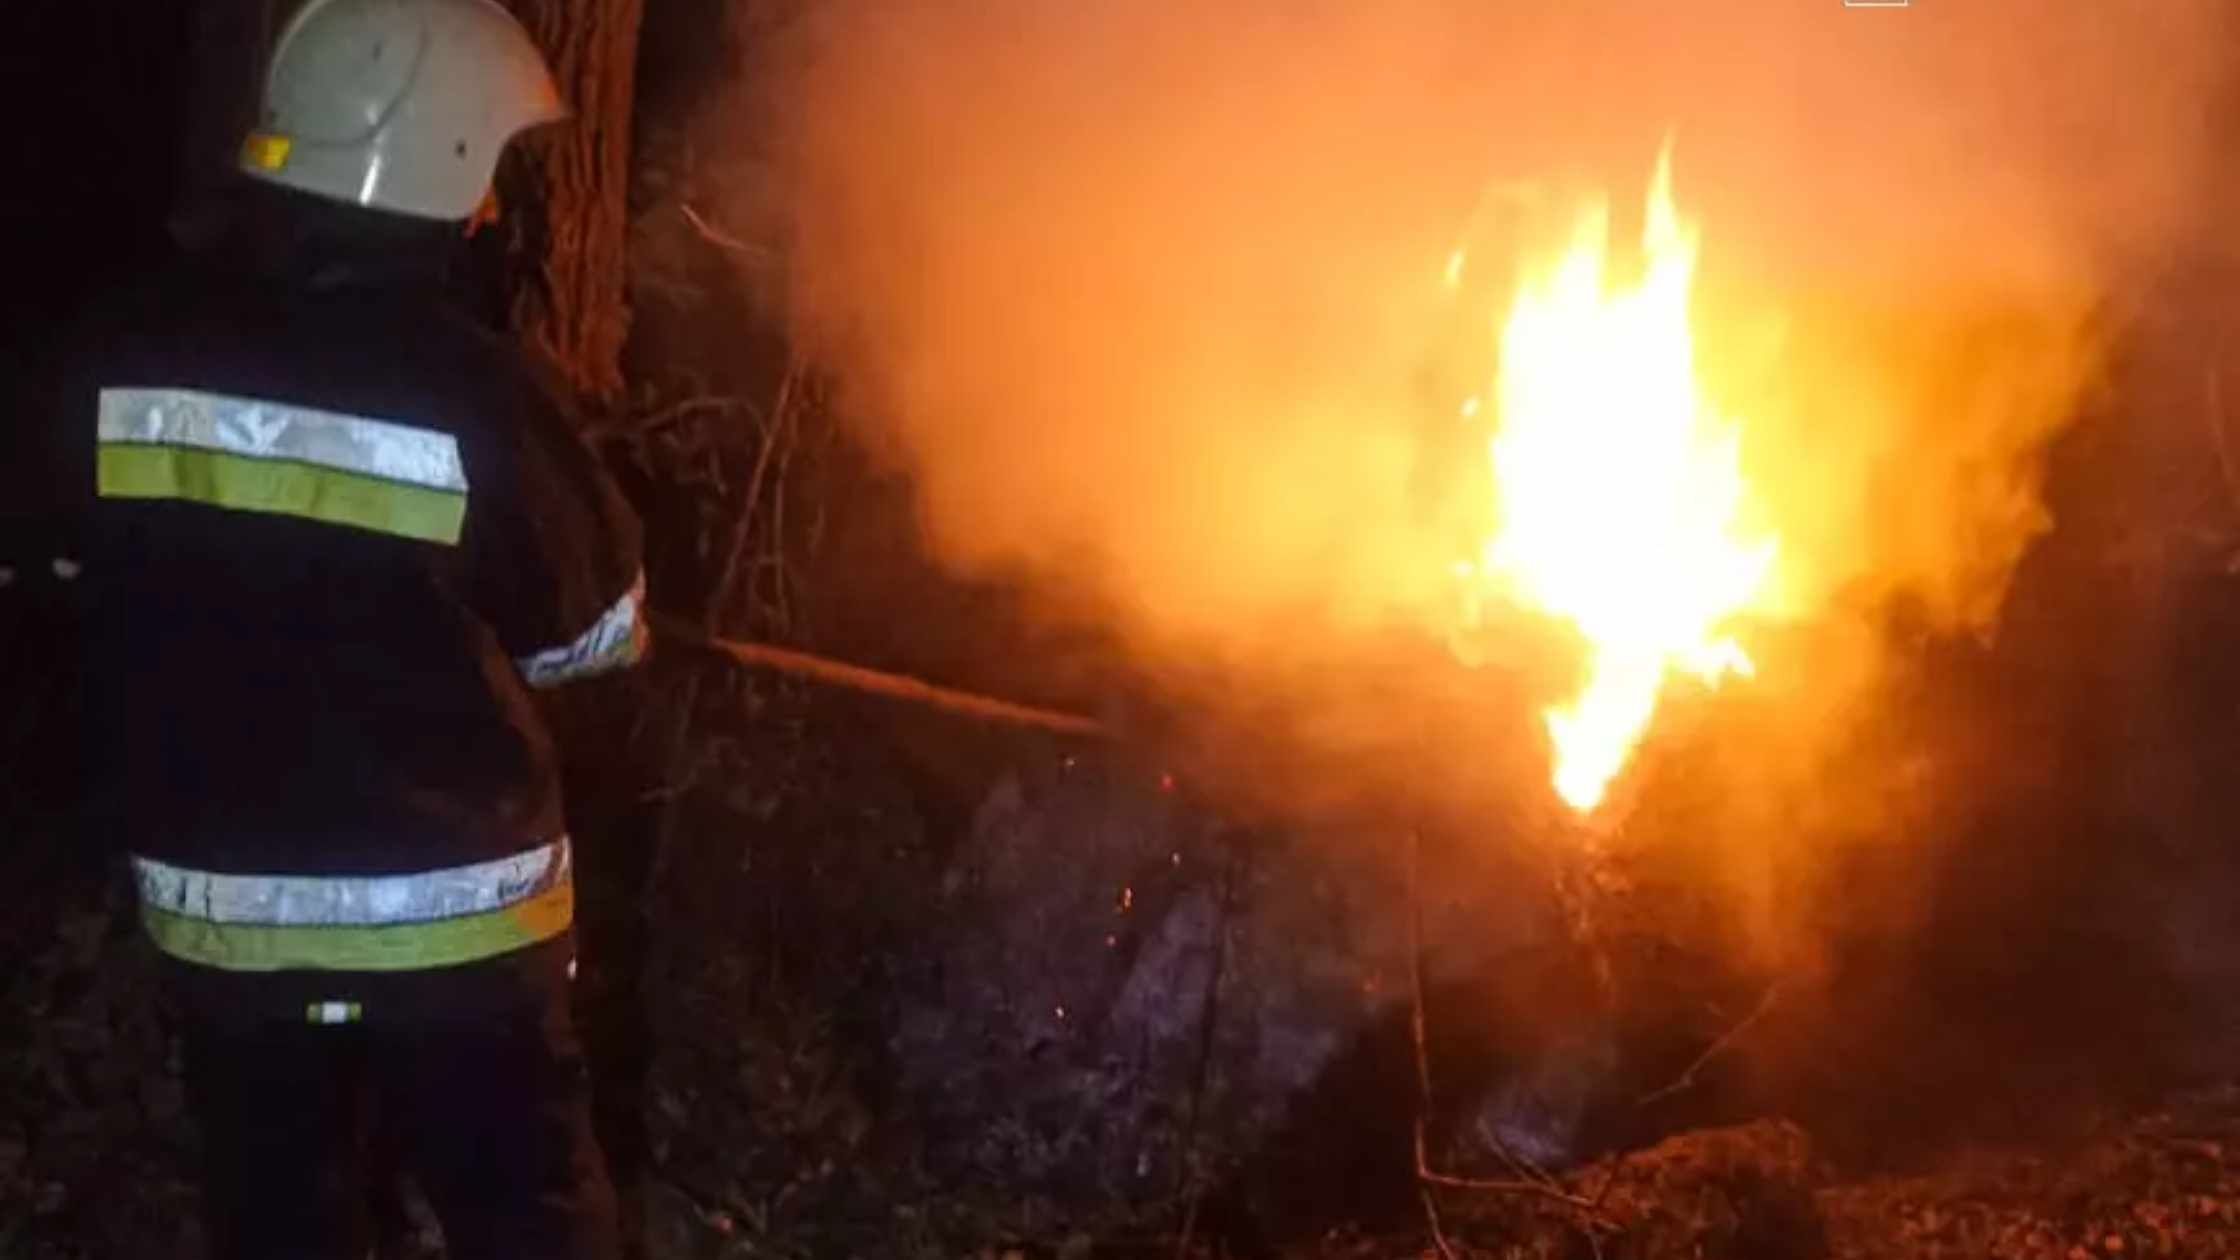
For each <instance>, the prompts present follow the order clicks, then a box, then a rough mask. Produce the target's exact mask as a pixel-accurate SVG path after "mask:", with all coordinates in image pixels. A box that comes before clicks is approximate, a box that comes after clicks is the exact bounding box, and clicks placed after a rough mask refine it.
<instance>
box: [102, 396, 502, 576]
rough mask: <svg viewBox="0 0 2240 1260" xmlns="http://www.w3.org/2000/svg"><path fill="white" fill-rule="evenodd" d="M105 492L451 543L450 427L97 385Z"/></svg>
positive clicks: (461, 493) (457, 517)
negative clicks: (444, 429)
mask: <svg viewBox="0 0 2240 1260" xmlns="http://www.w3.org/2000/svg"><path fill="white" fill-rule="evenodd" d="M98 436H99V442H100V457H99V476H98V484H99V489H100V493H101V495H102V496H103V497H105V498H121V499H183V500H187V501H190V502H196V503H205V504H209V505H211V506H213V507H221V508H230V509H233V510H236V511H245V512H267V513H273V514H277V515H283V516H297V517H303V518H307V519H310V520H317V521H323V522H326V523H328V524H334V525H348V526H353V527H356V528H359V529H367V530H373V531H375V532H378V533H384V534H393V535H397V536H400V537H405V538H413V539H417V540H420V541H423V542H437V543H445V544H456V543H457V542H458V541H459V537H460V533H461V531H462V529H463V528H464V525H465V521H466V510H467V478H466V471H465V467H464V465H463V464H462V462H461V460H460V456H459V445H458V441H457V439H455V438H453V437H452V436H451V435H450V434H448V433H440V432H437V431H435V430H432V429H418V428H413V427H412V426H410V425H403V424H397V423H394V422H392V421H387V420H371V419H366V418H363V417H358V416H346V415H341V414H338V413H335V412H329V411H320V410H317V409H314V408H308V407H297V406H292V405H289V404H285V403H275V402H268V401H261V400H257V399H247V398H232V397H227V396H225V395H221V394H209V393H203V392H200V391H196V390H174V389H105V390H103V391H101V407H100V420H99V429H98Z"/></svg>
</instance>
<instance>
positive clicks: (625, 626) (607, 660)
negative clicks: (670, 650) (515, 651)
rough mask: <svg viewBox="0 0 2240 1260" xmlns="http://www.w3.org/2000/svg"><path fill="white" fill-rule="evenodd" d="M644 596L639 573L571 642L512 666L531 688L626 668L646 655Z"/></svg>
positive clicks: (644, 585)
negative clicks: (612, 602)
mask: <svg viewBox="0 0 2240 1260" xmlns="http://www.w3.org/2000/svg"><path fill="white" fill-rule="evenodd" d="M645 595H646V579H645V575H644V574H643V573H641V574H639V575H638V580H637V581H635V582H633V583H631V585H630V589H629V590H628V591H626V592H624V593H623V596H622V598H621V599H618V600H616V601H615V602H614V605H613V607H610V608H608V609H607V611H605V612H603V613H601V614H599V620H598V621H596V622H594V623H592V626H591V628H590V629H589V630H586V631H584V632H583V633H582V634H581V635H578V636H577V637H576V640H575V642H573V643H570V644H567V645H565V646H562V647H556V648H547V649H546V650H544V651H542V652H538V653H537V654H535V655H534V656H524V657H522V658H520V659H519V660H516V661H515V662H514V665H515V666H516V667H518V668H519V669H520V670H521V676H522V677H523V678H524V679H526V680H528V683H529V685H530V686H532V687H557V686H560V685H561V684H563V683H569V682H574V681H575V680H577V679H579V678H591V677H595V676H597V675H599V674H608V673H613V672H614V671H615V670H618V669H628V668H629V667H630V666H632V665H635V664H637V663H638V662H639V661H640V660H643V659H644V658H645V654H646V638H647V633H646V620H645Z"/></svg>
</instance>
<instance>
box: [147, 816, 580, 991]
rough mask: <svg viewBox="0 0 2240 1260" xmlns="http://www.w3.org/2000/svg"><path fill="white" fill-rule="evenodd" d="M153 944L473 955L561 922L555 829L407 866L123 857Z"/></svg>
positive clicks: (555, 930) (191, 956) (202, 956)
mask: <svg viewBox="0 0 2240 1260" xmlns="http://www.w3.org/2000/svg"><path fill="white" fill-rule="evenodd" d="M132 865H133V873H134V876H135V878H136V880H137V882H138V884H139V886H140V909H141V919H142V921H143V922H144V923H145V924H146V926H147V929H148V934H149V936H150V937H151V938H152V939H153V940H154V941H155V943H156V946H157V947H158V948H159V949H161V950H163V951H164V952H165V953H167V954H170V955H172V956H173V957H175V958H179V959H182V960H184V961H186V962H192V963H199V964H201V965H203V966H208V967H216V968H220V969H222V970H226V971H279V970H289V969H299V968H302V969H315V970H344V971H410V970H418V969H421V968H429V967H447V966H452V965H455V964H458V963H466V962H474V961H478V960H480V959H484V958H491V957H495V956H496V955H499V954H503V953H507V952H510V951H512V950H515V949H520V948H522V947H524V946H527V945H533V944H536V943H537V942H539V941H543V940H548V939H550V938H551V937H553V936H556V935H558V934H560V933H561V932H564V931H566V930H567V928H568V926H569V924H570V923H571V922H572V921H573V918H574V911H575V887H574V882H573V879H572V877H571V871H570V865H571V863H570V856H569V850H568V844H567V841H565V840H559V841H555V842H554V843H552V844H549V845H544V846H542V847H540V848H536V849H532V850H529V851H528V852H526V853H520V854H515V855H514V856H512V857H509V858H502V859H499V860H497V861H493V862H482V863H477V864H475V865H472V866H460V867H451V868H448V869H445V870H439V871H427V872H422V873H420V874H414V875H380V876H362V877H360V876H335V877H314V876H302V875H232V874H221V873H217V872H211V871H194V870H188V869H186V868H183V867H177V866H172V865H169V864H167V863H163V862H157V861H153V860H151V859H148V858H134V859H133V863H132Z"/></svg>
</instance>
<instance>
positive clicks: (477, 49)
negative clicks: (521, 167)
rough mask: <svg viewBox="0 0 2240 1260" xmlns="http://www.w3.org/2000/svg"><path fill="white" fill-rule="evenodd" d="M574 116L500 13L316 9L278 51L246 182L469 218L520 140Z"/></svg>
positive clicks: (486, 7)
mask: <svg viewBox="0 0 2240 1260" xmlns="http://www.w3.org/2000/svg"><path fill="white" fill-rule="evenodd" d="M567 116H568V111H567V107H566V106H564V105H562V104H561V103H560V93H559V90H558V89H557V88H556V87H555V86H554V85H553V82H552V72H551V71H550V70H548V69H547V68H546V67H545V63H544V58H543V57H542V56H541V55H539V54H538V52H537V47H536V45H535V44H534V43H532V42H530V39H529V33H528V32H527V31H525V30H523V29H522V28H521V24H520V23H519V22H517V21H515V20H514V19H513V16H512V15H511V14H509V13H507V12H506V11H505V10H504V9H502V8H499V7H498V5H497V3H496V0H310V2H309V3H307V4H306V5H304V7H303V9H302V10H301V11H300V12H298V13H297V14H296V16H295V19H294V20H293V21H291V22H289V23H288V26H287V29H285V30H284V31H282V32H281V34H280V39H279V42H278V43H276V44H275V45H274V46H273V51H272V69H271V72H270V74H269V75H268V76H267V78H266V81H265V93H264V117H263V121H262V123H261V125H260V126H259V127H258V129H257V130H256V131H254V132H252V133H251V134H250V136H249V139H248V142H247V143H245V144H244V145H243V146H242V149H241V169H242V170H244V171H246V172H247V173H248V174H250V175H252V176H254V177H256V178H258V179H262V180H268V181H270V182H272V183H275V184H284V185H286V186H288V187H290V188H296V189H300V190H302V191H304V192H308V193H312V194H314V195H317V196H320V197H326V198H328V199H330V200H334V201H342V202H348V203H350V204H351V205H357V206H365V207H368V208H370V209H375V210H387V211H392V212H395V213H398V214H408V215H414V216H417V217H420V218H425V219H451V220H459V219H465V218H467V217H469V216H470V215H472V214H473V213H474V211H475V208H476V207H477V206H479V205H480V204H481V203H482V199H483V196H484V195H485V194H486V193H487V192H488V191H489V187H490V179H491V176H492V174H493V173H494V172H495V171H496V170H497V167H498V155H499V154H500V153H502V152H504V150H505V147H506V144H507V143H508V142H510V141H511V140H512V139H513V138H514V137H515V136H517V135H519V134H520V133H521V132H523V131H525V130H527V129H529V128H531V127H535V126H538V125H540V124H543V123H549V122H558V121H559V120H561V119H563V118H566V117H567Z"/></svg>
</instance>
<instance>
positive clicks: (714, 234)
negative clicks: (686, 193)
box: [677, 201, 777, 262]
mask: <svg viewBox="0 0 2240 1260" xmlns="http://www.w3.org/2000/svg"><path fill="white" fill-rule="evenodd" d="M677 209H678V211H680V212H681V213H682V214H683V215H684V221H685V222H687V223H689V224H691V225H692V230H693V232H694V233H695V234H696V235H698V236H699V238H700V239H701V240H703V241H706V242H707V243H709V244H710V245H713V246H715V247H716V248H717V249H720V250H724V251H726V252H729V253H733V254H745V255H746V256H748V257H750V258H753V259H755V260H757V261H760V262H769V261H771V260H773V259H775V258H776V257H777V255H776V254H774V253H772V252H771V251H770V250H767V249H764V248H763V247H761V246H760V245H753V244H749V243H748V242H746V241H742V240H740V239H739V238H738V237H736V236H733V235H732V234H731V233H729V232H726V231H724V230H723V229H722V228H719V227H717V226H716V225H715V224H713V223H710V222H708V221H707V219H705V218H703V217H701V214H700V212H699V211H698V210H695V209H693V208H692V207H691V206H689V205H686V204H685V203H683V202H681V201H680V202H678V203H677Z"/></svg>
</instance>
